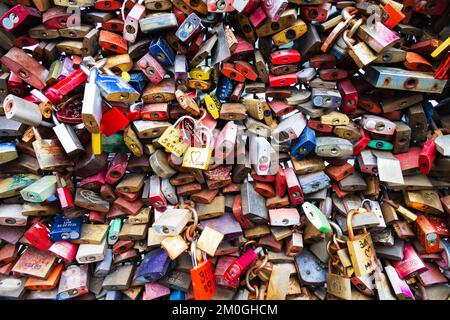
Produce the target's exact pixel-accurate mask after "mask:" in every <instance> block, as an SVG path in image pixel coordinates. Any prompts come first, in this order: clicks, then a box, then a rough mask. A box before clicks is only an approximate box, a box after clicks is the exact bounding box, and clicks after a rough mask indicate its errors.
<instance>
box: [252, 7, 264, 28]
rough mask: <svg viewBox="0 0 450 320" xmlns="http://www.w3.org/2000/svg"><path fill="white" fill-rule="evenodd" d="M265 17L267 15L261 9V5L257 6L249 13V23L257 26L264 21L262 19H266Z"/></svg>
mask: <svg viewBox="0 0 450 320" xmlns="http://www.w3.org/2000/svg"><path fill="white" fill-rule="evenodd" d="M266 18H267V15H266V13H265V11H264V10H263V8H262V7H259V8H257V9H256V10H254V11H253V12H252V13H251V14H250V16H249V17H248V20H250V22H251V24H252V25H253V26H254V27H255V28H258V27H259V26H260V25H261V24H262V23H263V22H264V20H266Z"/></svg>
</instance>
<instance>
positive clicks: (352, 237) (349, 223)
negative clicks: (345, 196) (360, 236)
mask: <svg viewBox="0 0 450 320" xmlns="http://www.w3.org/2000/svg"><path fill="white" fill-rule="evenodd" d="M355 212H357V211H356V210H350V212H349V213H347V233H348V237H349V239H350V241H353V240H355V234H354V233H353V226H352V218H353V215H354V214H355Z"/></svg>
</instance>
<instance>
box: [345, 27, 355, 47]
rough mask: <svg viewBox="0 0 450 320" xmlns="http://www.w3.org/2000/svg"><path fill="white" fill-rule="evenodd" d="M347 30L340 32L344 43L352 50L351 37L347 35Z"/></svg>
mask: <svg viewBox="0 0 450 320" xmlns="http://www.w3.org/2000/svg"><path fill="white" fill-rule="evenodd" d="M349 32H350V31H349V30H345V31H344V33H343V34H342V39H343V40H344V42H345V44H346V45H347V47H348V49H350V50H353V44H352V42H351V41H352V40H353V39H352V38H350V37H349V35H348V34H349ZM353 41H354V40H353Z"/></svg>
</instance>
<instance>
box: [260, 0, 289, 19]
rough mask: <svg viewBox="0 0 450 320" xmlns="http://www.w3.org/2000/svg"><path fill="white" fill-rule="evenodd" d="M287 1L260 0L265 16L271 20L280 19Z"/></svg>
mask: <svg viewBox="0 0 450 320" xmlns="http://www.w3.org/2000/svg"><path fill="white" fill-rule="evenodd" d="M287 5H288V2H287V1H286V0H275V1H270V0H264V1H262V8H263V9H264V11H265V12H266V14H267V16H268V17H269V18H270V20H272V21H273V22H277V21H278V20H280V17H281V15H282V14H283V12H284V11H285V10H286V8H287Z"/></svg>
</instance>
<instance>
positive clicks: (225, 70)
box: [221, 62, 245, 82]
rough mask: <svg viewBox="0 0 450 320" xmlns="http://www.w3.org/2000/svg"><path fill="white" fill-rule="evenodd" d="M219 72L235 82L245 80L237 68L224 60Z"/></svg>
mask: <svg viewBox="0 0 450 320" xmlns="http://www.w3.org/2000/svg"><path fill="white" fill-rule="evenodd" d="M221 72H222V74H223V75H224V76H225V77H227V78H230V79H231V80H234V81H237V82H245V76H244V75H243V74H242V73H240V72H239V71H237V69H236V68H235V67H234V65H232V64H231V63H228V62H224V63H223V64H222V69H221Z"/></svg>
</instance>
